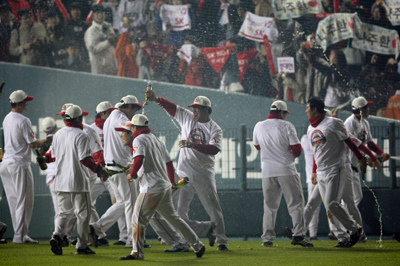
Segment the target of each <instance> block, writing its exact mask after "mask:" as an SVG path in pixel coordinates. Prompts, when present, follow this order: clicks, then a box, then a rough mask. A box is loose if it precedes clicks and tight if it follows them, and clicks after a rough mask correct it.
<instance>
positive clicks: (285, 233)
mask: <svg viewBox="0 0 400 266" xmlns="http://www.w3.org/2000/svg"><path fill="white" fill-rule="evenodd" d="M283 234H284V235H285V236H286V237H288V238H290V239H292V238H293V231H292V229H290V228H289V227H285V231H284V232H283Z"/></svg>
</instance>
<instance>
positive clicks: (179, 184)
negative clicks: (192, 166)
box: [172, 176, 189, 189]
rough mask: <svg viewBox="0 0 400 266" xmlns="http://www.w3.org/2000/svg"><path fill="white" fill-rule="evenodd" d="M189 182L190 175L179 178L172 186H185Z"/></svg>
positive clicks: (176, 187)
mask: <svg viewBox="0 0 400 266" xmlns="http://www.w3.org/2000/svg"><path fill="white" fill-rule="evenodd" d="M187 183H189V177H186V176H185V177H184V178H182V179H179V180H178V181H177V182H175V183H174V185H173V186H172V187H173V188H174V189H178V188H183V187H184V186H186V185H187Z"/></svg>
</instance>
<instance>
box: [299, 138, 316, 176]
mask: <svg viewBox="0 0 400 266" xmlns="http://www.w3.org/2000/svg"><path fill="white" fill-rule="evenodd" d="M301 148H302V149H303V153H304V160H305V164H306V176H307V183H310V182H311V177H312V170H313V164H314V154H313V150H312V149H311V144H310V141H309V140H308V137H307V134H305V135H303V137H301Z"/></svg>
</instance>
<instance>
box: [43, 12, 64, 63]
mask: <svg viewBox="0 0 400 266" xmlns="http://www.w3.org/2000/svg"><path fill="white" fill-rule="evenodd" d="M60 21H62V19H61V18H60V15H59V14H58V13H57V12H56V11H55V10H50V11H49V12H48V13H47V19H46V30H47V36H48V38H49V43H48V49H47V54H48V59H49V66H50V67H55V68H61V67H62V64H63V61H65V60H66V59H67V57H68V55H67V52H66V48H67V46H66V39H65V34H64V32H65V29H64V25H63V24H62V23H61V22H60Z"/></svg>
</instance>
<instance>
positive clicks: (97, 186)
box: [90, 178, 128, 242]
mask: <svg viewBox="0 0 400 266" xmlns="http://www.w3.org/2000/svg"><path fill="white" fill-rule="evenodd" d="M105 190H108V192H109V193H110V197H111V203H112V204H114V203H115V202H116V199H115V196H114V192H113V190H112V188H111V185H110V182H109V181H106V182H101V180H100V178H97V179H96V181H95V182H94V184H93V186H91V188H90V197H91V199H92V204H93V206H96V201H97V198H98V197H99V196H100V195H101V194H102V193H103V192H104V191H105ZM98 219H99V217H98V216H97V219H96V217H95V216H93V215H92V216H91V217H90V222H91V223H95V222H97V221H98ZM118 229H119V239H118V240H119V241H122V242H126V241H127V239H128V228H127V226H126V219H125V214H124V215H122V216H121V217H119V218H118ZM103 237H105V236H103Z"/></svg>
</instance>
